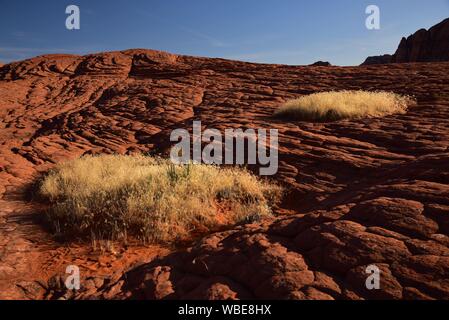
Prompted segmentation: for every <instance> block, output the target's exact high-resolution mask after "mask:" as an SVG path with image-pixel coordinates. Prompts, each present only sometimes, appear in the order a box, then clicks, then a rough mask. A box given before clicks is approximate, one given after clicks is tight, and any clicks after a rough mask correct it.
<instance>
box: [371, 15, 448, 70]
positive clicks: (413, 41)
mask: <svg viewBox="0 0 449 320" xmlns="http://www.w3.org/2000/svg"><path fill="white" fill-rule="evenodd" d="M441 61H449V18H448V19H446V20H443V21H442V22H440V23H438V24H437V25H435V26H433V27H432V28H430V29H429V30H426V29H420V30H418V31H417V32H415V33H414V34H413V35H411V36H409V37H408V38H405V37H404V38H402V40H401V42H400V44H399V47H398V49H397V50H396V52H395V54H393V55H389V54H384V55H382V56H372V57H368V58H367V59H366V60H365V62H363V63H362V65H373V64H386V63H407V62H441Z"/></svg>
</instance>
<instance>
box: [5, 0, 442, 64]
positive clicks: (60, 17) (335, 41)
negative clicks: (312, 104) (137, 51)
mask: <svg viewBox="0 0 449 320" xmlns="http://www.w3.org/2000/svg"><path fill="white" fill-rule="evenodd" d="M70 4H76V5H78V6H79V7H80V10H81V29H80V30H77V31H73V30H72V31H69V30H67V29H66V28H65V19H66V17H67V15H66V14H65V8H66V6H67V5H70ZM369 4H375V5H378V6H379V7H380V10H381V29H380V30H377V31H373V30H371V31H370V30H367V29H366V28H365V19H366V14H365V8H366V6H367V5H369ZM447 17H449V0H371V1H365V0H314V1H313V0H308V1H306V0H270V1H268V0H221V1H217V0H165V1H163V0H159V1H156V0H146V1H144V0H120V1H113V0H109V1H105V0H90V1H85V0H77V1H75V0H72V1H65V0H53V1H49V0H47V1H45V0H42V1H30V0H8V1H7V0H0V61H2V62H9V61H13V60H21V59H25V58H28V57H32V56H36V55H41V54H45V53H75V54H84V53H91V52H99V51H111V50H122V49H128V48H151V49H158V50H165V51H169V52H173V53H180V54H187V55H197V56H208V57H222V58H229V59H238V60H245V61H254V62H268V63H285V64H309V63H312V62H314V61H317V60H327V61H330V62H331V63H333V64H337V65H356V64H360V63H361V62H363V60H364V59H365V58H366V57H367V56H369V55H377V54H381V53H392V52H394V51H395V50H396V47H397V45H398V43H399V41H400V39H401V37H402V36H407V35H409V34H411V33H413V32H415V31H416V30H418V29H419V28H429V27H431V26H432V25H434V24H436V23H438V22H440V21H441V20H443V19H444V18H447Z"/></svg>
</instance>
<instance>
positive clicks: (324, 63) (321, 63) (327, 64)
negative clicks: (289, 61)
mask: <svg viewBox="0 0 449 320" xmlns="http://www.w3.org/2000/svg"><path fill="white" fill-rule="evenodd" d="M310 66H312V67H331V66H332V65H331V63H330V62H328V61H317V62H315V63H312V64H311V65H310Z"/></svg>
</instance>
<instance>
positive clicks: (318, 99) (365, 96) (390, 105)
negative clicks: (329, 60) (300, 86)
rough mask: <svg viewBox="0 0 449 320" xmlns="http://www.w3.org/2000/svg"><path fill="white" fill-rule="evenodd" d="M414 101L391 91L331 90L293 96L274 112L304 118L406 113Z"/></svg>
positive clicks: (347, 117) (367, 116)
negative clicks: (297, 96)
mask: <svg viewBox="0 0 449 320" xmlns="http://www.w3.org/2000/svg"><path fill="white" fill-rule="evenodd" d="M414 103H415V102H414V100H413V99H412V98H410V97H408V96H401V95H399V94H395V93H392V92H385V91H377V92H368V91H330V92H321V93H314V94H310V95H307V96H303V97H301V98H299V99H295V100H290V101H288V102H286V103H285V104H284V105H283V106H282V107H280V108H279V109H277V110H276V111H275V116H277V117H281V118H287V119H294V120H305V121H337V120H342V119H360V118H373V117H382V116H386V115H391V114H395V113H402V114H403V113H406V111H407V107H408V106H409V105H412V104H414Z"/></svg>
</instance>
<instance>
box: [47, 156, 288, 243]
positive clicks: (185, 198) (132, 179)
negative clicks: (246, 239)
mask: <svg viewBox="0 0 449 320" xmlns="http://www.w3.org/2000/svg"><path fill="white" fill-rule="evenodd" d="M39 193H40V195H41V196H43V197H44V198H45V199H47V200H49V201H50V203H51V206H50V208H49V209H48V211H47V216H48V220H49V221H50V223H51V224H52V226H53V227H54V230H55V232H57V233H58V234H60V235H64V236H71V237H86V236H87V237H91V239H92V240H105V239H106V240H123V239H126V238H127V237H128V236H132V237H134V238H138V239H140V240H143V241H145V242H147V241H149V242H173V241H177V240H185V239H188V238H189V236H192V234H195V233H196V232H204V231H209V230H214V229H217V228H219V227H223V226H227V225H233V224H238V223H243V222H251V221H254V220H257V219H259V218H260V217H264V216H270V215H271V207H272V206H273V205H274V204H275V203H276V202H278V200H279V199H280V194H281V189H280V187H278V186H276V185H274V184H271V183H269V182H267V181H262V180H260V179H258V178H257V177H256V176H254V175H252V174H251V173H250V172H248V171H246V170H244V169H241V168H234V167H232V168H231V167H230V168H219V167H217V166H210V165H199V164H189V165H174V164H172V163H171V162H170V161H169V160H162V159H157V158H152V157H145V156H120V155H103V156H84V157H82V158H79V159H76V160H73V161H69V162H66V163H62V164H60V165H58V166H57V167H56V168H55V169H53V170H51V171H50V172H49V174H48V175H47V176H46V177H45V178H44V179H43V181H42V184H41V185H40V190H39Z"/></svg>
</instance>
